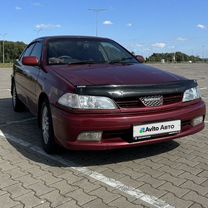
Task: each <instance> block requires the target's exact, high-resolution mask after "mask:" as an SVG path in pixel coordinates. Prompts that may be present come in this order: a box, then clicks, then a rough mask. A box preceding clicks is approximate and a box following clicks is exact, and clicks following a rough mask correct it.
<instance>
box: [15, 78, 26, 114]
mask: <svg viewBox="0 0 208 208" xmlns="http://www.w3.org/2000/svg"><path fill="white" fill-rule="evenodd" d="M12 106H13V109H14V111H15V112H21V111H23V110H24V108H25V105H24V104H23V103H22V102H21V101H20V99H19V98H18V96H17V91H16V86H15V83H14V82H13V84H12Z"/></svg>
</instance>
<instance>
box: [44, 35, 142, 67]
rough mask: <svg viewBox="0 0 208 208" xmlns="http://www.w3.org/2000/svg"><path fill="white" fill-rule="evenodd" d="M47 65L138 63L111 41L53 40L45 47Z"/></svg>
mask: <svg viewBox="0 0 208 208" xmlns="http://www.w3.org/2000/svg"><path fill="white" fill-rule="evenodd" d="M47 61H48V64H49V65H55V64H73V63H78V64H79V63H85V62H91V63H96V64H100V63H111V62H118V61H122V62H125V61H126V62H128V63H138V62H137V61H136V60H135V58H134V57H133V56H132V55H131V54H130V53H128V52H127V51H126V50H125V49H123V48H122V47H121V46H120V45H118V44H116V43H115V42H111V41H100V40H88V39H58V40H57V39H55V40H50V41H49V42H48V46H47Z"/></svg>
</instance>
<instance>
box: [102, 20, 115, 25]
mask: <svg viewBox="0 0 208 208" xmlns="http://www.w3.org/2000/svg"><path fill="white" fill-rule="evenodd" d="M103 24H104V25H112V24H113V23H112V22H111V21H110V20H105V21H104V22H103Z"/></svg>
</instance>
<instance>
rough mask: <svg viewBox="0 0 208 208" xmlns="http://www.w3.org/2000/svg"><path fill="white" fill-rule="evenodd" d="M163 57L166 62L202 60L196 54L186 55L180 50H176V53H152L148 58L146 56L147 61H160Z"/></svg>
mask: <svg viewBox="0 0 208 208" xmlns="http://www.w3.org/2000/svg"><path fill="white" fill-rule="evenodd" d="M162 59H164V60H165V61H166V62H174V61H176V62H179V63H180V62H188V61H192V62H198V61H202V59H201V58H199V57H196V56H188V55H187V54H185V53H182V52H176V53H153V54H152V55H151V56H150V57H149V58H147V62H161V60H162Z"/></svg>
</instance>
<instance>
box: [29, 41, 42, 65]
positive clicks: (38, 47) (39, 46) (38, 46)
mask: <svg viewBox="0 0 208 208" xmlns="http://www.w3.org/2000/svg"><path fill="white" fill-rule="evenodd" d="M41 52H42V44H41V43H40V42H37V43H36V44H35V46H34V48H33V49H32V53H31V54H30V56H36V57H37V58H38V60H39V61H40V58H41Z"/></svg>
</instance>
